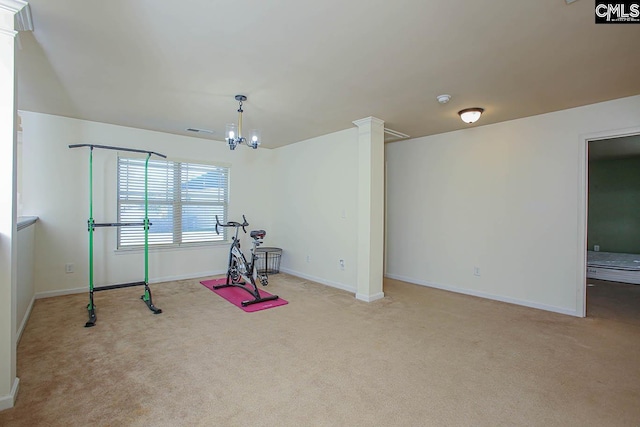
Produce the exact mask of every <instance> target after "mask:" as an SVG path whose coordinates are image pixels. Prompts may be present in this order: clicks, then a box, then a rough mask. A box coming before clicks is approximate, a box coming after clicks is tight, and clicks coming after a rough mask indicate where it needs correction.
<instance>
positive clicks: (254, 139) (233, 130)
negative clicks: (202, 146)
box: [226, 95, 261, 150]
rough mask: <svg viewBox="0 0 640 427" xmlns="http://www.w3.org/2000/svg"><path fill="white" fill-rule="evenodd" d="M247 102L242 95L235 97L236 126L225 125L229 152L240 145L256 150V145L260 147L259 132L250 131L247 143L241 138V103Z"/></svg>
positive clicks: (232, 124)
mask: <svg viewBox="0 0 640 427" xmlns="http://www.w3.org/2000/svg"><path fill="white" fill-rule="evenodd" d="M246 100H247V97H246V96H244V95H236V101H238V103H239V106H238V124H237V125H236V124H235V123H230V124H228V125H227V137H226V140H227V143H228V144H229V148H230V149H231V150H235V149H236V147H237V146H238V145H240V144H247V145H248V146H249V147H251V148H253V149H256V148H258V145H260V142H261V141H260V132H259V131H258V130H256V129H253V130H252V131H251V136H250V138H249V141H247V139H246V138H245V137H244V136H242V113H243V112H244V110H242V103H243V102H244V101H246Z"/></svg>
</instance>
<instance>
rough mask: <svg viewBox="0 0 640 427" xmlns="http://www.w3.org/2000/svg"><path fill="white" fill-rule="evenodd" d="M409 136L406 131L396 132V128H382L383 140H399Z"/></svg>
mask: <svg viewBox="0 0 640 427" xmlns="http://www.w3.org/2000/svg"><path fill="white" fill-rule="evenodd" d="M407 138H411V137H410V136H409V135H407V134H406V133H402V132H398V131H397V130H393V129H389V128H384V142H392V141H399V140H401V139H407Z"/></svg>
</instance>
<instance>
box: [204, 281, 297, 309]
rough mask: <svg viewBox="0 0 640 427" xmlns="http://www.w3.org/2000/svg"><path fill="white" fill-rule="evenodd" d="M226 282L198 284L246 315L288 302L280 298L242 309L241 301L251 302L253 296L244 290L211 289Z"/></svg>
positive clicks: (268, 294) (265, 293) (265, 295)
mask: <svg viewBox="0 0 640 427" xmlns="http://www.w3.org/2000/svg"><path fill="white" fill-rule="evenodd" d="M226 281H227V279H226V278H224V277H223V278H221V279H211V280H203V281H202V282H200V283H201V284H202V285H204V286H205V287H206V288H208V289H210V290H212V291H213V292H215V293H216V294H218V295H220V296H221V297H222V298H224V299H226V300H227V301H229V302H230V303H231V304H233V305H235V306H236V307H239V308H241V309H243V310H244V311H246V312H247V313H251V312H254V311H260V310H266V309H267V308H272V307H279V306H281V305H285V304H288V303H289V302H288V301H286V300H283V299H282V298H278V299H276V300H271V301H263V302H258V303H255V304H250V305H248V306H246V307H243V306H242V301H247V300H252V299H253V296H252V295H251V294H250V293H249V292H247V291H244V290H242V289H240V288H237V287H235V286H230V287H228V288H222V289H213V287H214V286H216V285H223V284H225V283H226ZM249 286H250V285H249ZM258 292H259V293H260V296H261V297H268V296H271V294H270V293H269V292H265V291H263V290H262V289H258Z"/></svg>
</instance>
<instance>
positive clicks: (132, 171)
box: [118, 157, 229, 248]
mask: <svg viewBox="0 0 640 427" xmlns="http://www.w3.org/2000/svg"><path fill="white" fill-rule="evenodd" d="M145 162H146V159H140V158H122V157H119V158H118V222H143V221H144V166H145ZM147 182H148V184H147V186H148V196H147V199H148V212H149V222H151V227H150V228H149V245H150V246H151V245H153V246H167V247H171V246H182V245H189V244H198V243H206V242H219V241H224V240H226V235H225V233H224V229H221V230H220V235H218V234H216V232H215V225H216V215H218V218H220V222H225V221H226V217H227V204H228V201H229V169H228V168H225V167H220V166H213V165H200V164H194V163H181V162H171V161H167V160H149V166H148V178H147ZM142 246H144V228H143V227H142V226H140V227H137V226H135V227H119V228H118V248H135V247H142Z"/></svg>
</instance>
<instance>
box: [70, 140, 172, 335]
mask: <svg viewBox="0 0 640 427" xmlns="http://www.w3.org/2000/svg"><path fill="white" fill-rule="evenodd" d="M80 147H89V148H90V150H89V220H88V221H87V223H88V228H89V304H88V305H87V310H88V312H89V321H88V322H87V323H86V324H85V327H91V326H94V325H95V323H96V320H97V318H96V310H95V308H96V307H95V304H94V302H93V293H94V292H95V291H103V290H108V289H117V288H125V287H130V286H141V285H144V294H143V295H142V296H141V297H140V298H141V299H142V300H143V301H144V302H145V304H147V307H149V309H150V310H151V311H152V312H153V313H154V314H159V313H162V310H161V309H159V308H157V307H156V306H154V305H153V301H152V299H151V290H150V289H149V226H151V223H150V222H149V196H148V171H149V159H150V158H151V156H152V155H156V156H158V157H162V158H164V159H166V158H167V156H165V155H164V154H160V153H156V152H155V151H147V150H138V149H135V148H123V147H113V146H109V145H95V144H72V145H69V148H80ZM94 148H102V149H106V150H117V151H128V152H134V153H144V154H146V155H147V159H146V161H145V164H144V221H143V222H142V223H117V222H116V223H101V224H96V222H95V221H94V219H93V149H94ZM127 226H142V227H144V282H133V283H123V284H119V285H108V286H101V287H95V286H94V284H93V232H94V230H95V228H96V227H127Z"/></svg>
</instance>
